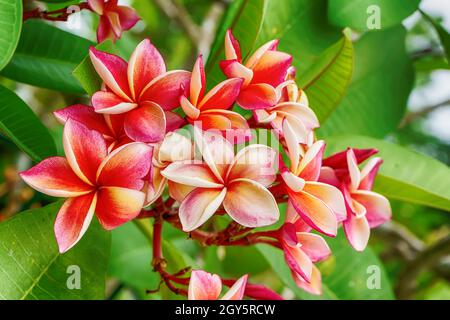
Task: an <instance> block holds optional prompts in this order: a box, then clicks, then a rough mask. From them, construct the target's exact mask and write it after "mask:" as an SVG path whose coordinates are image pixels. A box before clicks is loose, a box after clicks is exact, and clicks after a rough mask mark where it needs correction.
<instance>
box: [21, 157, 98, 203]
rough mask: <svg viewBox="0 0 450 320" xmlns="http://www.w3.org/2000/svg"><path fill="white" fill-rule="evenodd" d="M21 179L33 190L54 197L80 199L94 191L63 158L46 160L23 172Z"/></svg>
mask: <svg viewBox="0 0 450 320" xmlns="http://www.w3.org/2000/svg"><path fill="white" fill-rule="evenodd" d="M20 177H21V178H22V179H23V180H24V181H25V182H26V183H27V184H28V185H29V186H31V187H32V188H33V189H36V190H38V191H39V192H42V193H45V194H48V195H49V196H53V197H78V196H82V195H84V194H87V193H89V192H91V191H92V187H91V186H89V185H87V184H86V183H84V182H83V181H82V180H81V179H80V178H78V176H77V175H76V174H75V173H74V172H73V171H72V168H71V167H70V165H69V162H68V161H67V160H66V158H63V157H52V158H48V159H45V160H43V161H42V162H40V163H38V164H37V165H35V166H34V167H32V168H31V169H28V170H26V171H23V172H21V173H20Z"/></svg>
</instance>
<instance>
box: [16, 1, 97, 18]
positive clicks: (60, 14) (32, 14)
mask: <svg viewBox="0 0 450 320" xmlns="http://www.w3.org/2000/svg"><path fill="white" fill-rule="evenodd" d="M70 7H71V6H67V7H64V8H61V9H58V10H53V11H47V10H41V9H39V8H36V9H33V10H30V11H25V12H24V13H23V21H26V20H28V19H43V20H48V21H67V19H69V16H70V15H71V14H73V13H75V12H74V11H71V10H69V9H70ZM77 7H78V8H79V9H80V10H84V9H86V10H91V8H90V7H89V5H88V4H87V2H83V3H80V4H78V5H77Z"/></svg>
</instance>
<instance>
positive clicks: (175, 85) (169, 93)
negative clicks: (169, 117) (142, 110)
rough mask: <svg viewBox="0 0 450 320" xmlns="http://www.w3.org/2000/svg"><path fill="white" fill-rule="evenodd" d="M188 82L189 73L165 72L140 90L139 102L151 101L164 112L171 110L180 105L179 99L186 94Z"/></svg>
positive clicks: (178, 71) (181, 71)
mask: <svg viewBox="0 0 450 320" xmlns="http://www.w3.org/2000/svg"><path fill="white" fill-rule="evenodd" d="M190 80H191V73H190V72H188V71H183V70H174V71H169V72H166V73H164V74H161V75H159V76H158V77H156V78H155V79H153V80H152V81H151V82H150V83H149V84H148V85H147V86H146V87H145V88H144V89H143V90H142V92H141V96H140V98H139V100H140V101H152V102H154V103H157V104H158V105H159V106H161V108H163V109H164V110H172V109H174V108H176V107H178V106H179V105H180V97H181V96H182V95H183V94H184V95H186V94H187V92H186V91H187V88H189V82H190ZM183 88H186V89H184V90H183Z"/></svg>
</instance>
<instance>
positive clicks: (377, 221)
mask: <svg viewBox="0 0 450 320" xmlns="http://www.w3.org/2000/svg"><path fill="white" fill-rule="evenodd" d="M352 198H353V199H354V200H356V201H358V202H359V203H360V204H361V205H363V206H364V207H365V208H366V218H367V221H368V222H369V226H370V228H376V227H378V226H380V225H382V224H383V223H385V222H386V221H388V220H390V219H391V217H392V209H391V205H390V203H389V200H388V199H386V198H385V197H384V196H382V195H381V194H378V193H375V192H371V191H363V190H358V191H355V192H353V193H352Z"/></svg>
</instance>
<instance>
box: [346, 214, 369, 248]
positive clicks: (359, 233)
mask: <svg viewBox="0 0 450 320" xmlns="http://www.w3.org/2000/svg"><path fill="white" fill-rule="evenodd" d="M342 225H343V227H344V231H345V236H346V237H347V239H348V241H349V242H350V244H351V245H352V247H353V248H354V249H355V250H356V251H363V250H364V249H365V248H366V246H367V243H368V242H369V237H370V226H369V223H368V222H367V219H366V217H364V216H363V217H360V218H357V217H355V216H354V215H351V214H350V215H348V219H347V220H346V221H344V222H343V224H342Z"/></svg>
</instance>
